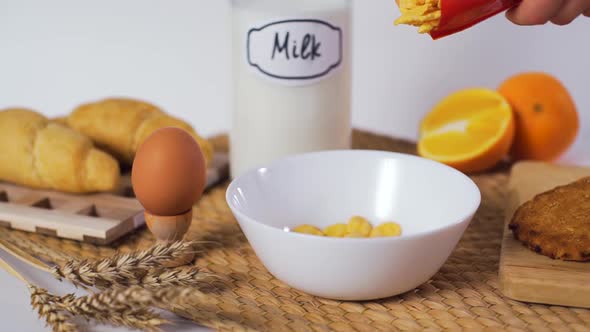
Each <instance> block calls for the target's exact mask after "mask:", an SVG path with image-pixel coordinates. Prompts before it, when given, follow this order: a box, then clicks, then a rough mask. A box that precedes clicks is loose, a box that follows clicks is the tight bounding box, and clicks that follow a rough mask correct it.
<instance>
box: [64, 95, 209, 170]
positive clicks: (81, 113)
mask: <svg viewBox="0 0 590 332" xmlns="http://www.w3.org/2000/svg"><path fill="white" fill-rule="evenodd" d="M67 122H68V125H69V126H70V127H72V128H73V129H75V130H77V131H79V132H81V133H82V134H84V135H86V136H88V137H90V138H91V139H92V140H93V141H94V143H95V144H96V145H97V146H99V147H101V148H103V149H105V150H106V151H108V152H110V153H111V154H112V155H113V156H115V157H116V158H117V159H119V161H121V162H122V163H123V164H127V165H131V164H132V163H133V158H134V157H135V152H136V151H137V149H138V148H139V146H140V145H141V143H143V141H144V140H145V139H146V138H147V137H148V136H149V135H150V134H151V133H153V132H154V131H156V130H157V129H160V128H163V127H177V128H181V129H184V130H186V131H187V132H189V133H190V134H191V135H192V136H193V137H194V138H195V140H196V141H197V143H199V146H200V147H201V150H202V151H203V155H204V156H205V159H206V160H207V162H210V161H211V159H212V158H213V148H212V146H211V144H210V143H209V142H208V141H207V140H205V139H203V138H201V137H200V136H199V135H198V134H197V133H196V132H195V130H194V129H193V128H192V127H191V126H190V125H189V124H188V123H186V122H184V121H182V120H179V119H177V118H174V117H172V116H170V115H168V114H166V113H164V112H163V111H162V110H160V109H159V108H158V107H156V106H154V105H152V104H149V103H146V102H143V101H139V100H133V99H126V98H109V99H104V100H100V101H97V102H92V103H88V104H84V105H81V106H79V107H78V108H76V109H75V110H74V111H73V112H72V113H71V114H70V115H69V116H68V119H67Z"/></svg>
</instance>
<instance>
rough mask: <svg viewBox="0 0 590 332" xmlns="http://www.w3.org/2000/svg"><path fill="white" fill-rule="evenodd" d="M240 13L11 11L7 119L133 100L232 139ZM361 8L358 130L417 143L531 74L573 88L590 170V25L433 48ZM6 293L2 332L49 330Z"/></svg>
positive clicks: (71, 4) (577, 152)
mask: <svg viewBox="0 0 590 332" xmlns="http://www.w3.org/2000/svg"><path fill="white" fill-rule="evenodd" d="M318 1H320V0H318ZM229 3H230V2H229V0H225V1H224V0H175V1H165V0H127V1H116V0H103V1H92V2H90V1H79V0H78V1H75V0H53V1H41V0H38V1H32V0H18V1H17V0H13V1H9V0H0V108H3V107H9V106H25V107H31V108H34V109H36V110H39V111H42V112H44V113H46V114H47V115H49V116H55V115H60V114H65V113H67V112H69V111H71V110H72V108H73V107H75V106H76V105H77V104H79V103H82V102H86V101H89V100H93V99H97V98H102V97H105V96H113V95H118V96H132V97H139V98H143V99H146V100H150V101H152V102H154V103H157V104H158V105H160V106H162V107H163V108H164V109H166V110H167V111H168V112H171V113H173V114H176V115H177V116H180V117H183V118H185V119H187V120H189V121H190V122H191V123H192V124H193V125H194V126H195V127H196V128H197V129H198V130H199V131H200V132H201V133H203V134H205V135H209V134H214V133H219V132H225V131H226V130H227V129H228V128H229V126H230V90H229V89H230V84H229V83H230V79H231V72H230V53H229V52H230V35H229V32H230V29H229V24H230V21H229ZM354 4H355V14H354V35H353V39H354V51H353V123H354V124H355V125H356V126H357V127H362V128H367V129H371V130H373V131H376V132H380V133H385V134H389V135H392V136H399V137H405V138H412V139H413V138H415V137H416V128H417V125H418V121H419V119H420V118H421V117H422V116H423V115H424V113H425V112H427V111H428V110H429V108H430V107H431V106H432V105H433V104H434V103H435V102H436V101H437V100H438V99H439V98H441V97H443V96H444V95H446V94H448V93H449V92H451V91H453V90H456V89H460V88H465V87H471V86H486V87H491V88H493V87H496V86H497V85H498V84H499V83H500V82H501V81H502V80H503V79H504V78H506V77H508V76H509V75H512V74H515V73H517V72H519V71H525V70H543V71H547V72H550V73H552V74H555V75H556V76H558V77H559V78H560V79H561V80H562V81H563V82H564V83H565V84H566V85H567V87H568V88H569V89H570V91H571V93H572V94H573V96H574V98H575V100H576V102H577V105H578V107H579V111H580V115H581V118H582V124H583V128H582V132H581V135H580V137H579V140H578V142H577V144H576V146H575V147H574V148H573V149H572V150H571V151H570V153H568V154H567V155H566V157H565V159H564V161H570V162H571V161H574V160H577V161H579V162H586V163H588V162H590V145H588V143H586V144H584V142H587V141H589V140H590V94H588V88H589V86H590V61H589V60H590V43H589V41H590V19H586V18H581V19H579V20H578V21H576V22H575V23H573V24H571V25H570V26H567V27H556V26H553V25H547V26H543V27H526V28H524V27H516V26H514V25H511V24H510V23H508V22H507V21H506V20H505V19H504V17H503V16H502V15H499V16H497V17H495V18H494V19H491V20H489V21H487V22H485V23H482V24H480V25H478V26H477V27H474V28H472V29H470V30H468V31H466V32H464V33H461V34H459V35H456V36H452V37H449V38H446V39H443V40H440V41H436V42H432V41H431V40H430V39H429V38H428V37H426V36H421V35H417V34H416V33H415V31H414V30H413V29H411V28H409V27H396V28H394V27H393V25H392V21H393V19H394V18H395V17H396V16H397V14H398V13H397V10H396V9H395V6H394V5H393V0H358V1H355V2H354ZM0 153H1V152H0ZM38 280H39V282H40V283H42V284H44V285H45V284H46V283H48V279H47V278H46V277H41V276H38ZM0 289H1V290H2V294H1V295H0V321H1V322H2V323H0V326H1V329H2V330H6V331H40V330H42V329H41V326H42V324H40V323H39V322H38V321H37V320H36V319H35V318H34V315H33V314H32V313H31V312H30V309H29V305H28V294H27V291H26V288H24V287H22V286H21V285H20V284H19V282H17V281H16V280H14V279H13V278H11V277H9V276H8V275H7V274H6V273H4V272H0ZM57 290H59V289H57ZM61 290H62V291H63V290H64V289H63V288H62V289H61Z"/></svg>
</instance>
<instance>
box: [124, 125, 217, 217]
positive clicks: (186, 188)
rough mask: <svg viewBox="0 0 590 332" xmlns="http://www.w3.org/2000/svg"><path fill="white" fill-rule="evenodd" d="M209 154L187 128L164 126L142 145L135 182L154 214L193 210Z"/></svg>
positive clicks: (141, 198) (138, 193) (133, 173)
mask: <svg viewBox="0 0 590 332" xmlns="http://www.w3.org/2000/svg"><path fill="white" fill-rule="evenodd" d="M206 178H207V176H206V166H205V158H204V156H203V153H202V152H201V149H200V148H199V144H197V142H196V141H195V140H194V138H193V137H192V136H191V135H190V134H188V133H187V132H186V131H184V130H182V129H179V128H171V127H167V128H162V129H159V130H156V131H155V132H153V133H152V134H151V135H150V136H149V137H148V138H147V139H146V140H145V141H144V142H143V144H142V145H141V146H140V147H139V149H138V150H137V153H136V154H135V160H134V161H133V169H132V171H131V182H132V184H133V191H134V192H135V196H136V197H137V199H138V200H139V202H140V203H141V204H142V205H143V207H144V208H145V209H146V211H148V212H149V213H151V214H154V215H158V216H175V215H179V214H182V213H185V212H187V211H189V210H190V209H191V208H192V206H193V204H194V203H195V202H196V201H197V200H198V199H199V198H200V197H201V195H202V194H203V190H204V189H205V182H206Z"/></svg>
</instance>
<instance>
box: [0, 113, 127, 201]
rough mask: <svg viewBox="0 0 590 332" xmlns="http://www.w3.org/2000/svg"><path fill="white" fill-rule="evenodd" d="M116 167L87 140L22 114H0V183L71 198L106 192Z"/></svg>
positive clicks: (114, 184)
mask: <svg viewBox="0 0 590 332" xmlns="http://www.w3.org/2000/svg"><path fill="white" fill-rule="evenodd" d="M119 178H120V170H119V164H118V163H117V161H116V160H115V159H114V158H113V157H112V156H110V155H108V154H107V153H105V152H103V151H100V150H98V149H97V148H95V147H94V145H93V144H92V141H91V140H90V139H89V138H88V137H86V136H84V135H82V134H80V133H78V132H76V131H74V130H72V129H70V128H68V127H66V126H63V125H60V124H58V123H53V122H50V121H49V120H48V119H47V118H45V117H44V116H43V115H41V114H39V113H36V112H34V111H31V110H27V109H6V110H0V180H2V181H7V182H13V183H16V184H20V185H25V186H28V187H33V188H43V189H54V190H59V191H66V192H72V193H85V192H95V191H111V190H114V189H116V188H117V185H118V182H119Z"/></svg>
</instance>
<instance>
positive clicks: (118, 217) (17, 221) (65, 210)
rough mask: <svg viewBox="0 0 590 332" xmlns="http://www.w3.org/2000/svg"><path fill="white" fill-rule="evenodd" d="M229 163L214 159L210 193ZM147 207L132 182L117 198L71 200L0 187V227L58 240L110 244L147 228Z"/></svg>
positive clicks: (123, 184)
mask: <svg viewBox="0 0 590 332" xmlns="http://www.w3.org/2000/svg"><path fill="white" fill-rule="evenodd" d="M228 174H229V160H228V156H227V154H225V153H218V154H216V155H215V157H214V159H213V162H212V163H211V165H210V167H209V169H208V170H207V185H206V187H207V188H210V187H212V186H214V185H215V184H217V183H219V182H220V181H222V180H224V179H225V178H227V176H228ZM142 212H143V207H142V206H141V204H140V203H139V202H138V201H137V200H136V199H135V198H134V197H133V189H132V187H131V180H130V176H129V175H126V176H123V178H122V181H121V186H120V188H119V189H117V190H116V192H113V193H99V194H89V195H73V194H67V193H61V192H55V191H48V190H35V189H30V188H25V187H21V186H17V185H13V184H9V183H2V182H0V226H4V227H9V228H14V229H19V230H23V231H27V232H37V233H43V234H47V235H52V236H56V237H60V238H66V239H72V240H78V241H85V242H91V243H96V244H108V243H111V242H112V241H114V240H116V239H118V238H120V237H121V236H124V235H125V234H127V233H129V232H131V231H133V230H134V229H136V228H138V227H140V226H142V225H143V224H144V220H143V213H142Z"/></svg>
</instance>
